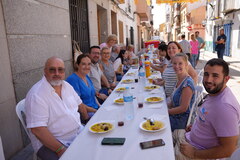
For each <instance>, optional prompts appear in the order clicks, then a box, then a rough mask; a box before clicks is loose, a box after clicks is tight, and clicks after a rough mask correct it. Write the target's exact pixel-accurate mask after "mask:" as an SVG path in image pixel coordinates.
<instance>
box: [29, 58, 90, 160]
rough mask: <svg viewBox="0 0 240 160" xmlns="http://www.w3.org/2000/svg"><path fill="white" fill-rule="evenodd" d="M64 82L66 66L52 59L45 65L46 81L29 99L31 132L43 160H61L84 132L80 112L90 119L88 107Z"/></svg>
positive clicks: (36, 149)
mask: <svg viewBox="0 0 240 160" xmlns="http://www.w3.org/2000/svg"><path fill="white" fill-rule="evenodd" d="M64 78H65V67H64V62H63V61H62V60H61V59H59V58H57V57H51V58H49V59H48V60H47V61H46V63H45V68H44V76H43V78H42V79H41V80H40V81H38V82H37V83H36V84H35V85H34V86H33V87H32V88H31V89H30V91H29V92H28V94H27V96H26V101H25V105H26V108H25V110H26V123H27V128H28V129H30V131H31V132H30V136H31V142H32V145H33V148H34V150H35V152H36V153H37V156H38V157H40V158H41V160H50V159H51V160H56V159H59V157H60V156H61V155H62V154H63V153H64V152H65V150H66V148H67V147H68V146H69V145H70V144H71V142H72V141H73V140H74V139H75V137H76V136H77V135H78V134H79V133H80V132H81V131H82V130H83V126H82V125H81V122H80V114H79V112H80V113H81V115H82V117H83V119H88V114H87V111H86V106H85V105H84V104H83V103H82V100H81V99H80V97H79V96H78V95H77V93H76V92H75V91H74V89H73V88H72V86H71V85H70V84H69V83H67V82H65V81H64ZM78 111H79V112H78Z"/></svg>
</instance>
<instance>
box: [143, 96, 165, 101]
mask: <svg viewBox="0 0 240 160" xmlns="http://www.w3.org/2000/svg"><path fill="white" fill-rule="evenodd" d="M152 97H157V96H152ZM152 97H147V98H145V102H148V103H158V102H162V101H163V100H164V99H163V98H162V97H157V98H161V99H160V100H159V101H153V102H149V101H147V99H148V98H152Z"/></svg>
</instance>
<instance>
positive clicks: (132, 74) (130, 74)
mask: <svg viewBox="0 0 240 160" xmlns="http://www.w3.org/2000/svg"><path fill="white" fill-rule="evenodd" d="M134 75H135V73H133V72H130V73H127V76H134Z"/></svg>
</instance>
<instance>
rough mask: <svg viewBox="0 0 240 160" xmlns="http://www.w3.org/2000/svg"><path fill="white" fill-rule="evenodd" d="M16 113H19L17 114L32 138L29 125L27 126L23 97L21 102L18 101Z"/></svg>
mask: <svg viewBox="0 0 240 160" xmlns="http://www.w3.org/2000/svg"><path fill="white" fill-rule="evenodd" d="M16 113H17V116H18V118H19V120H20V121H21V123H22V126H23V128H24V130H25V131H26V133H27V135H28V137H29V138H30V134H29V131H28V129H27V127H26V116H25V99H23V100H21V101H20V102H18V104H17V106H16Z"/></svg>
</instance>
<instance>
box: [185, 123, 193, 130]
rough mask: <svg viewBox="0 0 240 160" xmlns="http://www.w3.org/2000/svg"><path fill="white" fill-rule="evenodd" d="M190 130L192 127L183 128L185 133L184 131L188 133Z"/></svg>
mask: <svg viewBox="0 0 240 160" xmlns="http://www.w3.org/2000/svg"><path fill="white" fill-rule="evenodd" d="M191 129H192V125H191V124H189V125H188V126H187V127H186V128H185V131H186V132H190V131H191Z"/></svg>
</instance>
